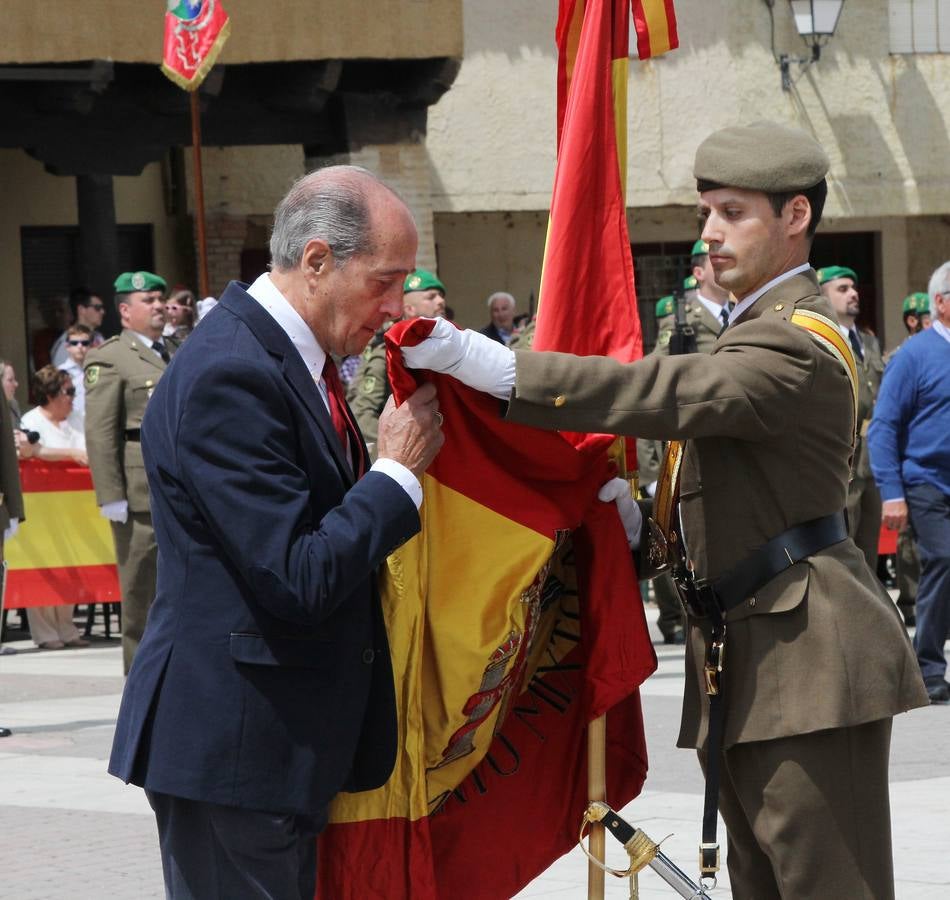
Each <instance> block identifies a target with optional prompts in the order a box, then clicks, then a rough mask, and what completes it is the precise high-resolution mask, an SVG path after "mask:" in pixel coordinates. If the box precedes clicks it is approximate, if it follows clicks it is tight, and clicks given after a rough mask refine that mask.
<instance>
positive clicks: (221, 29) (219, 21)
mask: <svg viewBox="0 0 950 900" xmlns="http://www.w3.org/2000/svg"><path fill="white" fill-rule="evenodd" d="M168 7H169V8H168V12H167V13H166V14H165V46H164V50H163V52H162V71H163V72H164V73H165V74H166V75H167V76H168V77H169V78H170V79H171V80H172V81H174V82H175V84H177V85H178V86H179V87H180V88H184V89H185V90H186V91H195V90H197V89H198V86H199V85H200V84H201V82H202V81H204V79H205V76H206V75H207V74H208V72H210V71H211V67H212V66H213V65H214V63H215V60H216V59H217V58H218V54H219V53H220V52H221V48H222V47H223V46H224V42H225V41H226V40H227V38H228V35H229V34H230V30H231V22H230V19H229V18H228V14H227V13H226V12H225V11H224V7H223V6H222V5H221V0H169V4H168Z"/></svg>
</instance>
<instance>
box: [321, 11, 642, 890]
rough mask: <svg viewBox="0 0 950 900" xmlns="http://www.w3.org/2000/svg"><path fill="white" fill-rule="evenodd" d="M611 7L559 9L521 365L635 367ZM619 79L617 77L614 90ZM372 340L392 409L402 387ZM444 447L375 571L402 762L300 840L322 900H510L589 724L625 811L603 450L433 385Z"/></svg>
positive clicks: (405, 376)
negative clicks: (548, 358) (590, 362)
mask: <svg viewBox="0 0 950 900" xmlns="http://www.w3.org/2000/svg"><path fill="white" fill-rule="evenodd" d="M628 23H629V8H628V7H626V6H625V5H624V4H620V3H615V2H612V0H587V3H586V5H585V4H584V3H583V2H581V0H577V2H562V4H561V16H560V19H559V23H558V44H559V48H560V57H559V69H558V71H559V79H558V83H559V94H560V95H561V96H562V99H563V100H564V103H563V110H564V115H563V120H562V122H561V123H559V124H561V125H562V127H561V128H560V129H559V153H558V163H557V172H556V175H555V187H554V195H553V199H552V205H551V220H550V228H549V234H548V242H547V249H546V253H545V262H544V271H543V281H542V291H541V298H542V300H541V307H540V314H539V320H538V330H537V333H536V336H535V347H537V348H539V349H540V348H544V349H557V350H568V351H572V352H575V353H582V354H583V353H587V354H592V353H601V354H605V353H609V354H611V355H614V356H616V357H617V358H618V359H624V360H629V359H635V358H637V357H638V356H640V355H641V340H640V328H639V321H638V318H637V309H636V297H635V294H634V290H633V266H632V260H631V257H630V245H629V238H628V235H627V229H626V215H625V209H624V201H623V189H622V185H623V178H622V171H623V168H622V167H623V164H624V161H625V158H626V151H625V150H622V149H618V145H619V143H620V138H619V135H620V134H622V133H625V124H626V109H625V105H626V58H627V57H626V47H627V31H628ZM621 70H622V75H621ZM430 328H431V321H425V320H415V321H410V322H402V323H399V324H397V325H396V326H394V327H393V328H392V329H391V330H390V331H389V332H388V333H387V336H386V340H387V344H388V345H389V375H390V381H391V383H392V386H393V393H394V395H395V397H396V400H397V402H400V401H402V400H403V399H405V398H406V397H407V396H409V395H410V394H411V393H412V391H413V390H414V389H415V388H416V386H417V382H416V375H414V374H412V373H408V372H406V371H405V370H403V369H402V367H401V364H400V359H401V357H400V354H399V352H398V350H399V347H400V346H403V345H410V346H411V345H412V344H414V343H416V342H418V341H419V340H422V339H423V338H424V337H425V336H426V334H427V333H428V330H429V329H430ZM422 374H423V376H425V377H428V378H431V379H432V380H433V381H434V382H435V383H436V386H437V388H438V393H439V402H440V408H441V410H442V412H443V414H444V416H445V424H444V426H443V431H444V433H445V438H446V440H445V444H444V446H443V448H442V450H441V452H440V453H439V455H438V457H437V458H436V460H435V462H434V463H433V465H432V466H431V467H430V469H429V471H428V472H427V473H426V476H425V479H424V485H423V488H424V492H425V501H424V503H423V506H422V510H421V514H422V517H423V529H422V533H421V534H420V535H419V536H417V537H416V538H415V539H414V540H413V541H411V542H409V543H408V544H406V545H405V546H404V547H402V548H400V550H398V551H397V552H396V553H395V554H393V556H392V557H390V559H389V560H388V563H387V566H386V571H385V572H384V575H383V589H384V607H385V609H386V616H387V629H388V632H389V636H390V642H391V648H392V656H393V661H394V672H395V678H396V684H397V703H398V710H399V728H400V735H399V736H400V746H399V755H398V759H397V763H396V767H395V771H394V773H393V775H392V777H391V778H390V780H389V782H388V783H387V784H386V785H385V786H384V787H383V788H381V789H380V790H378V791H372V792H367V793H362V794H352V795H341V796H340V797H338V798H337V799H336V800H335V801H334V803H333V806H332V809H331V819H330V821H331V824H330V826H329V827H328V828H327V830H326V831H325V832H324V834H323V836H322V837H321V841H320V861H319V865H318V867H317V868H318V878H319V888H318V896H320V897H322V898H325V900H338V898H340V900H357V898H359V900H363V898H380V900H382V898H386V900H410V898H412V900H436V898H453V900H454V898H458V897H464V898H466V900H497V898H503V897H510V896H512V895H513V894H515V893H517V892H518V891H519V890H520V889H521V888H522V887H524V886H525V885H526V884H528V883H529V882H530V881H531V880H532V879H533V878H535V877H536V876H537V875H538V874H540V873H541V872H542V871H543V870H544V869H545V868H547V867H548V866H549V865H550V864H551V863H552V862H553V861H554V860H555V859H556V858H557V857H558V856H560V855H562V854H563V853H565V852H567V851H568V850H569V849H570V848H571V846H573V844H574V843H575V842H576V840H577V831H578V827H579V825H580V821H581V816H582V815H583V812H584V809H585V808H586V804H587V796H586V789H587V760H586V726H587V724H588V723H589V722H591V721H592V720H593V719H595V718H597V717H599V716H600V715H602V714H604V713H608V715H607V723H608V725H607V797H608V800H609V801H610V802H611V803H612V804H614V805H616V806H622V805H623V804H624V803H626V802H628V801H629V800H630V799H632V798H633V797H634V796H636V794H637V793H638V792H639V791H640V789H641V787H642V784H643V781H644V778H645V775H646V767H647V763H646V748H645V744H644V738H643V726H642V719H641V713H640V704H639V696H638V693H637V688H638V686H639V685H640V684H641V683H642V682H643V680H644V679H645V678H646V677H647V676H648V675H649V674H650V673H651V672H652V671H653V670H654V669H655V666H656V658H655V655H654V653H653V648H652V645H651V644H650V641H649V637H648V635H647V630H646V623H645V619H644V614H643V605H642V602H641V598H640V594H639V590H638V582H637V576H636V572H635V571H634V568H633V564H632V561H631V557H630V552H629V550H628V547H627V543H626V538H625V535H624V532H623V528H622V527H621V525H620V522H619V519H618V517H617V514H616V510H615V508H614V507H613V505H612V504H604V503H600V502H599V501H598V500H597V499H596V492H597V489H598V488H599V487H600V485H601V484H603V483H604V482H605V481H606V480H607V479H608V477H609V476H610V474H611V463H610V462H609V461H608V457H607V449H608V446H609V445H610V444H611V443H612V442H613V438H612V437H611V436H608V435H572V436H565V435H562V434H559V433H548V432H541V431H536V430H532V429H528V428H524V427H522V426H517V425H511V424H508V423H505V422H504V421H503V420H502V419H501V418H500V416H499V409H498V402H497V401H496V400H494V399H493V398H490V397H487V396H485V395H482V394H478V393H476V392H474V391H471V390H469V389H468V388H466V387H464V386H463V385H460V384H459V383H458V382H456V381H454V380H453V379H451V378H448V377H445V376H438V375H431V374H429V373H422Z"/></svg>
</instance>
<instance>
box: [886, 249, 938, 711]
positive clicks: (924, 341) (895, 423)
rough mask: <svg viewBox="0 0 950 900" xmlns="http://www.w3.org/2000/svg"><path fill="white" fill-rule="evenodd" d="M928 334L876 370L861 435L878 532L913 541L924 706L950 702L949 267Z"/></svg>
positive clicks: (933, 286)
mask: <svg viewBox="0 0 950 900" xmlns="http://www.w3.org/2000/svg"><path fill="white" fill-rule="evenodd" d="M929 293H930V307H931V311H932V312H933V313H934V315H935V319H934V320H933V327H932V328H930V329H929V330H927V331H923V332H921V333H920V334H918V335H916V336H915V337H914V339H913V340H912V341H908V342H906V343H905V344H904V345H903V346H902V347H901V350H900V352H899V353H896V354H895V355H894V358H893V359H892V360H891V362H890V363H889V364H888V366H887V368H886V369H885V370H884V380H883V382H882V383H881V391H880V393H879V394H878V398H877V406H876V407H875V409H874V419H873V420H872V422H871V427H870V430H869V431H868V446H869V449H870V452H871V469H872V471H873V473H874V479H875V481H877V484H878V487H879V488H880V491H881V497H882V498H883V500H884V515H883V518H884V524H885V525H886V526H887V527H888V528H896V529H898V530H900V529H901V528H903V527H904V525H905V524H906V523H907V521H908V517H909V520H910V524H911V526H912V527H913V529H914V532H915V533H916V535H917V549H918V550H919V552H920V562H921V570H920V588H919V590H918V594H917V634H916V636H915V638H914V649H915V650H916V651H917V661H918V663H919V664H920V671H921V674H922V675H923V676H924V683H925V684H926V685H927V693H928V694H929V696H930V701H931V703H946V702H948V701H950V684H948V683H947V681H946V671H947V659H946V656H945V654H944V649H943V648H944V641H945V640H946V637H947V634H948V633H950V262H945V263H944V264H943V265H942V266H940V268H939V269H937V271H936V272H934V274H933V275H932V276H931V279H930V285H929Z"/></svg>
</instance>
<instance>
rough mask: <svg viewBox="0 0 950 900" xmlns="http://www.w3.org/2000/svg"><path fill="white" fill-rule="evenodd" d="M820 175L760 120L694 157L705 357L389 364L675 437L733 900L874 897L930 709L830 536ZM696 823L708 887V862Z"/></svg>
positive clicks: (444, 336)
mask: <svg viewBox="0 0 950 900" xmlns="http://www.w3.org/2000/svg"><path fill="white" fill-rule="evenodd" d="M827 171H828V159H827V156H826V155H825V153H824V151H823V150H822V149H821V147H820V146H819V145H818V144H817V142H816V141H815V140H814V139H813V138H812V137H811V136H810V135H808V134H806V133H805V132H803V131H800V130H798V129H794V128H788V127H786V126H782V125H777V124H774V123H769V122H759V123H756V124H754V125H751V126H747V127H735V128H727V129H723V130H720V131H717V132H714V133H713V134H712V135H710V136H709V137H708V138H706V140H705V141H703V142H702V143H701V144H700V146H699V148H698V149H697V151H696V160H695V165H694V174H695V176H696V180H697V190H698V192H699V206H700V213H701V217H702V218H703V220H704V227H703V234H702V237H703V239H704V240H705V241H707V242H708V244H709V254H710V260H711V262H712V265H713V267H714V269H715V272H716V280H717V282H718V283H719V284H720V285H721V286H722V287H723V288H726V289H728V290H730V291H731V292H732V293H733V294H734V296H735V297H736V299H737V301H738V302H737V305H736V307H735V309H734V310H733V311H732V313H731V316H730V324H729V327H728V328H727V330H726V331H725V333H724V334H723V335H722V336H721V337H720V338H719V341H718V343H717V345H716V347H715V349H714V351H713V353H712V354H703V353H689V354H682V355H677V356H671V357H663V356H661V355H659V354H650V355H649V356H646V357H644V358H643V359H642V360H638V361H637V362H634V363H629V364H626V365H625V364H621V363H619V362H617V361H616V360H613V359H609V358H601V357H587V358H583V357H581V358H579V357H576V356H572V355H569V354H560V353H539V352H532V353H520V352H512V351H510V350H508V348H506V347H501V346H498V345H497V344H493V342H490V341H481V340H479V338H478V335H477V334H476V333H475V332H464V333H462V332H458V331H456V330H455V329H452V330H451V332H452V333H450V329H448V328H442V327H440V326H439V325H438V324H437V325H436V326H435V327H434V328H433V330H432V333H431V335H430V337H429V338H427V339H426V340H425V341H422V342H421V343H420V344H419V345H417V346H416V347H412V348H404V350H403V355H404V357H405V359H406V361H407V364H408V365H410V366H414V367H417V368H424V369H430V370H433V371H436V372H445V371H446V370H451V372H452V374H453V375H454V376H455V377H456V378H458V379H459V380H461V381H462V382H464V383H466V384H468V385H470V386H471V387H474V388H476V389H479V390H482V391H485V392H487V393H490V394H492V395H493V396H496V397H499V398H500V399H502V400H505V401H507V403H508V405H507V413H506V416H507V418H508V419H509V420H511V421H514V422H519V423H521V424H523V425H533V426H536V427H540V428H548V429H560V430H566V431H581V432H599V433H608V434H610V433H614V434H634V435H646V436H648V437H653V438H661V439H667V440H671V441H677V442H679V441H683V442H685V445H680V447H679V450H680V451H681V452H680V453H679V456H680V459H681V465H680V466H679V467H678V472H679V473H680V474H679V478H678V506H677V507H671V508H669V509H668V512H669V515H668V516H666V520H667V521H668V523H669V526H670V529H669V531H668V532H667V542H668V546H669V547H670V548H672V549H673V550H674V551H676V552H672V553H671V554H670V556H671V558H672V560H673V561H674V563H675V571H676V575H677V579H678V584H679V585H680V586H681V590H682V592H683V594H684V596H685V597H686V598H687V600H688V602H689V604H690V615H689V639H688V642H687V653H686V657H687V678H686V690H685V695H684V700H683V717H682V724H681V729H680V736H679V741H678V743H679V745H680V746H681V747H693V748H697V749H699V750H700V751H701V753H700V759H701V760H703V761H705V762H708V764H709V765H708V767H707V772H708V776H709V777H710V779H711V784H712V785H715V784H716V782H717V781H718V787H719V790H718V797H719V808H720V809H721V811H722V815H723V818H724V819H725V822H726V826H727V829H728V838H729V855H728V864H729V873H730V880H731V883H732V888H733V891H734V895H735V896H736V897H742V898H752V897H754V898H756V900H769V898H779V897H785V898H789V897H795V898H798V897H808V898H809V900H832V898H834V900H837V898H841V897H848V898H858V897H861V898H872V897H873V898H876V900H887V898H890V897H893V891H894V878H893V863H892V854H891V839H890V809H889V800H888V757H889V750H890V733H891V721H892V717H893V716H894V715H895V714H897V713H899V712H902V711H904V710H907V709H910V708H912V707H916V706H925V705H928V697H927V692H926V690H925V689H924V685H923V681H922V679H921V677H920V672H919V668H918V666H917V661H916V657H915V655H914V651H913V649H912V647H911V645H910V641H909V640H908V637H907V633H906V631H905V630H904V628H903V626H902V624H901V622H900V618H899V616H898V614H897V611H896V609H895V608H894V604H893V603H892V602H891V600H890V598H889V596H888V595H887V592H886V591H884V589H883V587H882V586H881V584H880V582H879V581H878V580H877V578H876V577H875V575H874V574H873V573H872V572H870V571H869V570H868V567H867V564H866V562H865V559H864V556H863V554H862V553H861V551H860V550H859V549H858V548H857V547H856V546H855V544H854V542H853V541H852V540H851V538H850V537H849V536H848V534H847V530H846V527H845V524H844V515H843V511H844V509H845V505H846V502H847V487H848V480H849V475H850V465H849V459H850V456H851V452H852V447H853V441H854V418H855V406H856V392H857V385H856V381H857V378H856V375H855V373H854V361H853V359H852V358H851V351H850V348H849V346H848V344H847V342H846V340H845V339H844V338H843V337H842V335H841V333H840V331H839V329H838V326H837V323H836V322H835V321H834V312H833V310H832V309H831V307H830V305H829V304H828V301H827V300H826V299H825V298H824V297H822V296H821V295H820V291H819V287H818V281H817V279H816V278H815V273H814V271H813V270H812V269H811V267H810V266H809V264H808V254H809V250H810V247H811V242H812V238H813V235H814V229H815V227H816V226H817V224H818V221H819V220H820V217H821V211H822V208H823V206H824V200H825V196H826V194H827V183H826V181H825V175H826V173H827ZM664 493H665V494H669V496H670V497H671V498H672V497H674V496H676V494H675V493H670V492H664ZM681 548H682V552H679V551H680V549H681ZM711 796H713V797H715V796H716V793H715V792H713V793H712V794H711ZM710 811H711V813H712V815H711V816H710V817H708V823H709V824H710V825H713V832H712V834H708V830H709V829H708V828H707V827H704V829H703V844H702V846H701V855H702V860H703V862H702V865H703V869H704V873H705V874H711V872H712V871H714V870H715V868H716V867H718V843H717V841H716V838H715V832H714V823H715V807H714V806H713V807H712V808H711V810H707V812H710ZM704 818H707V817H704Z"/></svg>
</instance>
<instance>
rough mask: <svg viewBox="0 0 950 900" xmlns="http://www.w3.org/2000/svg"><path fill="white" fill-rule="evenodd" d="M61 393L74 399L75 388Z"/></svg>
mask: <svg viewBox="0 0 950 900" xmlns="http://www.w3.org/2000/svg"><path fill="white" fill-rule="evenodd" d="M63 393H64V394H65V395H66V396H67V397H75V396H76V388H74V387H71V388H66V390H65V391H63Z"/></svg>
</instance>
